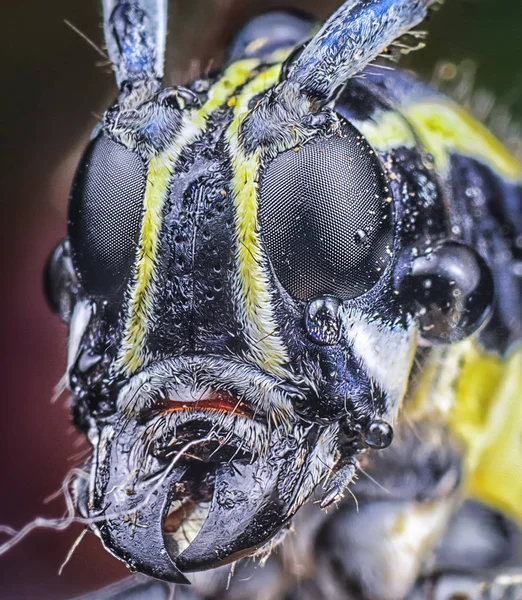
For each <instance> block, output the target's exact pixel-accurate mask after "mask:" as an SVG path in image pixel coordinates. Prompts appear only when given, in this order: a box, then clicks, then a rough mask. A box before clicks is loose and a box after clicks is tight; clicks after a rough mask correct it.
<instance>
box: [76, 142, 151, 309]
mask: <svg viewBox="0 0 522 600" xmlns="http://www.w3.org/2000/svg"><path fill="white" fill-rule="evenodd" d="M145 183H146V170H145V165H144V163H143V160H142V159H141V158H140V156H138V155H137V154H135V153H134V152H131V151H130V150H128V149H127V148H125V147H124V146H122V145H121V144H118V143H116V142H113V141H112V140H110V139H109V138H108V137H106V136H105V135H104V134H100V135H99V136H98V137H96V138H95V139H94V140H92V141H91V142H90V144H89V146H88V147H87V150H86V152H85V154H84V156H83V158H82V161H81V163H80V167H79V168H78V171H77V174H76V178H75V181H74V184H73V187H72V192H71V198H70V202H69V240H70V243H71V251H72V256H73V262H74V266H75V268H76V270H77V272H78V276H79V279H80V282H81V285H82V288H83V289H84V291H85V292H86V293H87V295H89V296H92V297H98V298H103V299H105V300H114V299H115V298H116V297H121V295H122V294H123V292H124V290H125V288H126V285H127V283H128V280H129V277H130V275H131V271H132V267H133V264H134V261H135V257H136V249H137V245H138V240H139V234H140V222H141V213H142V207H143V196H144V192H145Z"/></svg>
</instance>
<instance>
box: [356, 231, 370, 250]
mask: <svg viewBox="0 0 522 600" xmlns="http://www.w3.org/2000/svg"><path fill="white" fill-rule="evenodd" d="M354 239H355V243H356V244H357V245H358V246H360V245H361V244H364V243H365V242H366V241H368V234H367V233H366V231H364V229H358V230H357V231H356V232H355V235H354Z"/></svg>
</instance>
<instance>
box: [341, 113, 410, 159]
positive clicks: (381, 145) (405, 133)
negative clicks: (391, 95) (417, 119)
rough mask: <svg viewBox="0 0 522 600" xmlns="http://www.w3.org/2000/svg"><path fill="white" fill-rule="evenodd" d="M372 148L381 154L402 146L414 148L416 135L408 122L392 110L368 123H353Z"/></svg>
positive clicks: (374, 117)
mask: <svg viewBox="0 0 522 600" xmlns="http://www.w3.org/2000/svg"><path fill="white" fill-rule="evenodd" d="M352 123H353V125H354V127H355V128H356V129H358V130H359V131H360V132H361V133H362V135H363V136H364V137H365V138H366V140H367V141H368V143H369V144H370V146H372V148H373V149H374V150H378V151H379V152H389V151H390V150H394V149H395V148H399V147H401V146H403V147H406V148H412V147H414V146H415V144H416V140H415V135H414V133H413V131H412V128H411V126H410V125H409V123H408V121H407V120H406V119H405V118H404V117H403V116H402V115H401V114H400V113H398V112H396V111H393V110H390V111H383V112H380V113H377V114H376V115H373V116H372V118H371V119H369V120H366V121H352Z"/></svg>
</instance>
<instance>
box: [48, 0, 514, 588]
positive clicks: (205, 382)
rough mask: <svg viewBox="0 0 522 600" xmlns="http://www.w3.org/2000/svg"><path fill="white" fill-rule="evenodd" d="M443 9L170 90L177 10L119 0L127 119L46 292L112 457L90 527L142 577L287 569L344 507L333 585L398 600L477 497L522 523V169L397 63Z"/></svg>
mask: <svg viewBox="0 0 522 600" xmlns="http://www.w3.org/2000/svg"><path fill="white" fill-rule="evenodd" d="M434 4H436V2H435V0H353V1H349V2H346V3H345V4H343V5H342V6H341V7H340V8H339V9H338V11H337V12H336V13H334V15H333V16H332V17H331V18H330V19H329V20H328V21H327V22H326V23H325V25H324V26H323V27H322V28H319V29H318V28H317V27H316V26H315V24H314V23H313V21H312V20H310V19H308V18H306V17H304V16H298V15H292V14H286V13H281V12H275V13H267V14H266V15H263V16H261V17H258V18H257V19H255V20H253V21H252V22H251V23H249V24H247V25H246V26H245V27H244V28H243V30H242V31H241V32H240V33H239V34H238V36H237V37H236V39H235V41H234V42H233V43H232V45H231V46H230V49H229V53H228V57H227V59H226V61H225V65H224V66H223V68H222V69H221V70H218V71H216V72H214V73H211V74H209V75H202V76H201V77H199V78H197V79H195V80H194V81H192V82H191V83H190V84H188V85H187V86H177V87H173V88H169V87H165V86H163V84H162V77H163V62H164V51H165V39H166V3H165V2H164V1H163V0H135V1H122V0H104V2H103V11H104V31H105V38H106V44H107V49H108V53H109V57H110V59H111V62H112V64H113V66H114V71H115V76H116V82H117V84H118V88H119V95H118V98H117V100H116V102H115V104H114V105H113V106H111V107H110V108H109V109H108V110H107V111H106V112H105V114H104V116H103V118H102V120H101V122H100V123H99V125H98V126H97V128H96V129H95V131H94V132H93V134H92V138H91V141H90V143H89V145H88V147H87V149H86V151H85V153H84V156H83V158H82V159H81V162H80V165H79V167H78V171H77V175H76V178H75V181H74V183H73V187H72V191H71V196H70V202H69V219H68V234H67V237H66V239H65V240H63V241H62V242H61V243H60V244H59V245H58V246H57V248H56V249H55V251H54V252H53V253H52V255H51V257H50V259H49V261H48V265H47V271H46V290H47V296H48V299H49V302H50V304H51V306H52V307H53V309H54V311H55V312H56V313H57V314H58V315H59V316H60V318H61V319H62V320H63V321H64V322H66V323H67V324H68V326H69V341H68V364H67V374H68V379H69V386H70V389H71V392H72V396H73V419H74V422H75V424H76V426H77V427H78V428H79V429H80V431H82V432H83V433H84V434H85V435H86V436H87V438H88V439H89V441H90V443H91V446H92V455H91V457H90V458H89V460H88V461H87V462H86V464H85V465H84V476H80V475H78V477H77V478H76V480H75V482H74V498H75V503H76V507H77V510H78V512H79V514H80V515H81V518H82V519H83V520H84V521H85V522H87V523H88V524H89V527H90V529H91V530H92V531H93V532H94V533H95V534H96V535H97V536H98V537H99V538H100V540H101V541H102V543H103V544H104V546H105V547H106V548H107V550H109V551H110V552H111V553H112V554H114V555H115V556H117V557H118V558H120V559H122V560H123V561H124V562H125V563H127V565H128V566H129V567H130V568H131V569H132V570H133V571H138V572H140V573H143V574H145V575H148V576H151V577H154V578H157V579H160V580H164V581H167V582H174V583H179V584H183V583H187V582H188V580H187V577H186V573H190V572H194V571H206V570H208V569H213V568H216V567H220V566H222V565H226V564H228V563H231V562H233V561H236V560H237V559H239V558H242V557H246V556H252V555H256V554H259V553H264V552H266V551H267V549H268V550H270V549H271V548H272V547H274V546H275V545H276V544H277V543H280V542H282V541H283V540H284V538H285V534H286V533H287V531H288V530H289V528H290V525H291V523H292V520H293V519H294V517H295V518H296V521H297V523H298V522H299V515H298V514H297V513H298V511H300V509H301V508H302V507H303V506H304V505H305V504H306V502H307V501H308V500H309V499H310V498H312V497H315V496H314V495H317V494H320V496H319V498H320V504H321V507H322V508H323V509H326V508H328V507H329V506H331V505H333V504H335V503H339V502H340V506H341V509H340V515H341V516H339V515H337V516H335V517H331V516H330V518H329V519H327V521H326V522H325V523H323V524H322V525H321V527H320V529H319V530H317V531H315V533H314V536H315V537H314V544H315V545H316V547H317V548H322V549H324V555H325V556H329V557H330V558H329V559H328V558H325V559H324V560H325V561H326V562H325V564H324V572H325V573H326V572H330V573H333V574H334V577H333V579H335V577H337V578H338V579H339V581H340V582H341V583H340V584H339V585H340V586H341V589H342V593H346V594H348V595H350V594H351V596H350V597H360V598H383V599H388V598H389V599H392V598H397V599H399V598H403V597H405V596H406V594H408V593H409V591H410V590H411V589H413V588H414V586H416V585H417V588H416V590H417V591H416V592H415V593H423V592H422V590H423V589H424V588H423V587H422V586H424V585H430V586H432V587H433V586H434V585H435V584H434V583H433V580H431V579H429V577H428V578H427V579H425V580H423V579H422V576H423V575H424V571H423V568H424V567H423V560H424V558H425V557H426V556H427V555H428V554H429V552H430V551H431V550H432V549H433V548H434V547H435V545H436V541H437V540H439V539H442V538H443V537H444V534H445V532H446V531H448V526H449V523H450V521H451V519H452V517H453V516H454V515H455V514H456V513H457V512H458V509H459V507H460V506H461V502H462V499H463V498H464V497H472V498H475V499H478V500H480V501H482V502H485V503H486V504H487V505H488V506H490V507H492V508H494V509H501V510H502V511H504V512H505V513H506V514H507V515H508V516H509V517H511V518H513V519H514V520H517V519H520V518H522V514H521V512H520V506H519V502H518V498H519V496H520V491H521V490H520V482H519V481H518V480H517V478H515V477H512V475H511V474H512V473H513V472H514V471H516V469H518V468H519V465H521V464H522V457H521V455H520V449H519V444H518V442H517V438H518V436H519V434H520V419H518V418H517V417H518V398H519V397H520V390H521V389H522V381H521V373H522V370H521V366H522V365H521V361H522V353H521V351H520V345H519V344H520V339H521V337H522V309H521V306H522V299H521V293H522V288H521V283H520V277H521V275H522V271H521V269H520V268H519V265H520V264H521V263H520V260H521V252H522V222H521V221H520V208H521V203H522V195H521V188H520V177H521V165H520V162H519V161H518V160H517V159H516V158H515V157H514V156H512V155H511V154H510V153H509V151H508V150H507V149H505V148H504V146H502V144H501V143H500V142H498V141H497V140H496V138H495V137H494V136H493V135H492V134H491V133H490V132H489V131H488V130H487V129H486V128H485V127H484V126H483V125H481V124H480V123H479V122H477V121H476V120H474V119H473V118H472V117H471V116H470V115H469V114H468V113H466V112H465V111H464V110H463V109H461V108H460V107H459V106H458V105H456V104H455V103H453V102H452V101H451V100H450V99H448V98H447V97H445V96H444V95H443V94H441V93H440V92H438V91H437V90H435V89H433V88H431V87H429V86H427V85H426V84H424V83H422V82H420V81H418V80H417V79H415V78H414V77H413V76H412V75H411V74H409V73H406V72H403V71H400V70H398V69H397V70H395V69H394V70H391V71H390V70H385V69H380V68H378V65H376V64H375V63H374V61H375V59H377V58H378V56H379V55H380V54H381V53H382V52H383V51H384V50H385V49H386V48H388V47H390V46H393V44H395V43H400V42H397V40H399V39H400V38H401V37H402V36H404V35H405V34H407V33H408V32H410V31H411V30H412V28H414V27H415V26H417V25H418V24H419V23H421V22H422V21H423V20H424V19H425V18H426V16H427V13H428V11H429V10H430V9H431V8H432V6H433V5H434ZM413 35H416V34H415V33H413ZM394 437H395V438H396V439H395V441H394ZM360 471H361V472H365V473H368V474H369V475H370V476H371V477H372V478H373V479H376V480H377V481H378V482H379V483H380V485H381V486H382V487H384V488H385V489H386V494H387V496H386V497H385V498H383V496H382V494H381V493H379V492H376V489H375V486H373V487H371V488H369V487H368V484H367V485H365V484H364V482H363V480H362V479H359V480H358V481H357V482H355V479H356V477H357V474H358V473H359V472H360ZM354 482H355V483H354ZM350 486H352V487H353V488H354V489H355V491H356V492H357V496H358V498H359V500H360V502H361V513H360V515H359V516H354V515H353V514H352V512H351V511H350V510H349V509H348V508H347V504H346V503H345V502H342V501H341V500H342V497H343V494H344V493H345V491H346V490H347V489H348V490H350V489H351V488H350ZM305 510H306V507H305ZM477 510H478V509H477ZM301 512H302V511H301ZM473 514H474V515H475V514H480V516H479V517H478V520H479V522H480V523H482V525H481V526H482V527H483V529H484V535H487V528H486V527H485V526H484V525H483V523H484V521H485V517H483V513H476V512H475V513H473ZM296 515H297V516H296ZM330 515H331V513H330ZM305 529H306V525H303V530H305ZM515 529H516V528H515V527H514V526H513V528H511V527H510V528H509V531H510V532H511V531H512V530H513V531H514V530H515ZM297 530H298V532H299V527H298V526H297ZM339 532H342V535H338V534H339ZM336 535H337V537H336ZM513 535H515V534H513ZM507 537H508V538H509V540H508V541H509V542H510V543H511V541H512V537H511V535H510V536H507ZM283 545H284V544H283ZM405 548H406V549H405ZM344 556H349V561H344V562H343V557H344ZM488 564H489V563H488ZM339 565H341V566H339ZM450 566H451V565H450ZM468 566H469V565H468ZM471 566H472V567H474V566H475V565H473V564H472V565H471ZM475 570H477V571H478V568H477V569H475ZM339 572H341V573H342V576H340V575H339ZM478 580H479V583H480V582H481V581H482V579H480V577H479V578H478ZM426 581H427V582H428V583H426ZM515 583H516V582H515ZM148 585H149V584H148ZM150 585H153V584H150ZM154 585H160V584H154ZM318 585H319V584H318ZM509 585H511V581H510V583H509ZM514 585H515V584H514ZM419 586H420V587H419ZM323 591H324V590H323ZM323 591H317V595H316V597H318V598H319V597H322V596H320V593H323ZM223 593H224V592H223ZM412 593H413V592H412ZM336 597H340V596H336ZM421 597H422V596H421Z"/></svg>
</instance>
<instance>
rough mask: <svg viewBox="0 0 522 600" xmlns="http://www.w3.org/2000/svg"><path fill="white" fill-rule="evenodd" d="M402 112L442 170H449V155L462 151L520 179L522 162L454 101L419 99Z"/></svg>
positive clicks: (501, 172) (498, 170)
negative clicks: (426, 100)
mask: <svg viewBox="0 0 522 600" xmlns="http://www.w3.org/2000/svg"><path fill="white" fill-rule="evenodd" d="M401 110H402V113H403V114H404V115H405V117H406V118H407V119H408V121H409V122H410V123H411V124H412V125H413V128H414V130H415V132H416V133H417V135H418V136H419V138H420V140H421V141H422V143H423V144H424V146H425V147H426V149H427V150H428V151H429V152H431V154H433V156H434V158H435V163H436V164H437V166H438V167H439V168H440V169H447V168H448V165H449V155H450V153H451V152H458V153H460V154H463V155H465V156H470V157H472V158H476V159H477V160H480V161H481V162H483V163H485V164H487V165H489V166H490V167H491V168H493V169H494V170H495V171H496V172H497V173H498V174H499V175H502V176H503V177H506V178H508V179H519V178H520V177H521V175H522V165H521V164H520V162H519V161H518V160H517V159H516V158H515V157H514V156H513V155H511V154H510V153H509V152H508V150H507V149H506V148H505V147H504V146H503V145H502V144H501V143H500V142H499V140H497V138H496V137H495V136H494V135H493V134H492V133H491V132H490V131H489V130H488V129H486V127H484V125H482V124H481V123H479V122H478V121H476V120H475V119H474V118H473V117H472V116H471V115H470V114H469V113H468V112H466V111H465V110H463V109H462V108H460V107H459V106H457V105H455V104H452V103H450V102H444V101H436V102H435V101H430V102H418V103H416V104H411V105H409V106H405V107H404V108H402V109H401Z"/></svg>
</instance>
